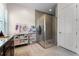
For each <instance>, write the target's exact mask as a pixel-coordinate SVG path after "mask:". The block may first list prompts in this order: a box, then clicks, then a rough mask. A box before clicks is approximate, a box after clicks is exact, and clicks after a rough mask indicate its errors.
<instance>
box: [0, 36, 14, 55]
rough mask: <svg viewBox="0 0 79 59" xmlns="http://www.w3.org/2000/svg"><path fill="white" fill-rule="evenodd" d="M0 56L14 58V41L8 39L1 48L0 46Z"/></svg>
mask: <svg viewBox="0 0 79 59" xmlns="http://www.w3.org/2000/svg"><path fill="white" fill-rule="evenodd" d="M0 56H14V39H13V37H11V38H9V39H8V40H7V41H6V42H5V43H4V44H3V45H2V46H0Z"/></svg>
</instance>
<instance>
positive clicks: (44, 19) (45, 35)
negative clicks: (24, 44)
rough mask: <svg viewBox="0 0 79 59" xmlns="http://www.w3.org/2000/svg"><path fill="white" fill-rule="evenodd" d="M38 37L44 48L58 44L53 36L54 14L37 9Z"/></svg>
mask: <svg viewBox="0 0 79 59" xmlns="http://www.w3.org/2000/svg"><path fill="white" fill-rule="evenodd" d="M35 16H36V30H37V34H36V39H37V42H38V43H39V44H40V45H41V46H42V47H44V48H48V47H51V46H53V45H54V44H56V40H55V39H54V37H55V36H53V30H52V29H53V27H52V23H53V22H52V21H53V20H52V17H53V16H52V15H49V14H46V13H43V12H40V11H37V10H36V13H35Z"/></svg>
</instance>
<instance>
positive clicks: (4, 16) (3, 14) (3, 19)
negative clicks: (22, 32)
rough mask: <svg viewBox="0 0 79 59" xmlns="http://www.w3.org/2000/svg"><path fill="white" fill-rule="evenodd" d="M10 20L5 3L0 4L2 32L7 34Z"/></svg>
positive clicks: (0, 28) (0, 29) (0, 26)
mask: <svg viewBox="0 0 79 59" xmlns="http://www.w3.org/2000/svg"><path fill="white" fill-rule="evenodd" d="M7 25H8V20H7V9H6V6H5V5H4V4H0V32H1V31H2V32H3V34H7V33H8V31H7V29H8V28H7V27H8V26H7Z"/></svg>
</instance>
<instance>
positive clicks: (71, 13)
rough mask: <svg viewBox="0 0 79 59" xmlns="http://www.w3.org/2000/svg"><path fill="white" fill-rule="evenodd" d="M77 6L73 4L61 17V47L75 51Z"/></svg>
mask: <svg viewBox="0 0 79 59" xmlns="http://www.w3.org/2000/svg"><path fill="white" fill-rule="evenodd" d="M75 19H76V4H72V5H70V6H68V7H66V8H63V9H62V10H61V16H60V17H59V20H61V21H60V23H59V24H60V26H59V28H58V29H59V38H60V40H59V42H60V43H59V45H61V46H62V47H64V48H67V49H69V50H72V51H75V47H76V40H75V38H76V34H75V33H76V32H75V29H76V28H75V25H76V21H75Z"/></svg>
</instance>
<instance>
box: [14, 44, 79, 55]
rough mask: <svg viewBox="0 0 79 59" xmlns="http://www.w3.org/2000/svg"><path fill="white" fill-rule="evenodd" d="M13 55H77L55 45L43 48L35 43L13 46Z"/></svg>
mask: <svg viewBox="0 0 79 59" xmlns="http://www.w3.org/2000/svg"><path fill="white" fill-rule="evenodd" d="M15 56H78V54H76V53H73V52H71V51H69V50H66V49H64V48H62V47H57V46H53V47H51V48H47V49H44V48H42V47H41V46H40V45H39V44H37V43H36V44H33V45H28V46H22V47H18V48H15Z"/></svg>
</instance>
